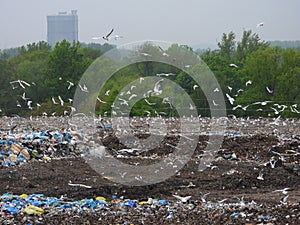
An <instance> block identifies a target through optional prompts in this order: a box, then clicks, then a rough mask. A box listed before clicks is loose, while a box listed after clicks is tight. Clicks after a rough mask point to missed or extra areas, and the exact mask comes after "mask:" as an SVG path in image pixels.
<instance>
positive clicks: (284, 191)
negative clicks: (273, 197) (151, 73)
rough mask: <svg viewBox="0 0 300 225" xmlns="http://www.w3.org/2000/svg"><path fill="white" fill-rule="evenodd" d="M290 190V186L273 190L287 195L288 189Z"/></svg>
mask: <svg viewBox="0 0 300 225" xmlns="http://www.w3.org/2000/svg"><path fill="white" fill-rule="evenodd" d="M290 190H291V189H290V188H284V189H280V190H275V191H273V192H281V193H282V194H284V195H287V194H288V191H290Z"/></svg>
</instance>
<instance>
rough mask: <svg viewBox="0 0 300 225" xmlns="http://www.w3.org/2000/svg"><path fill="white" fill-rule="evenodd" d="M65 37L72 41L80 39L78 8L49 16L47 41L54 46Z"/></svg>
mask: <svg viewBox="0 0 300 225" xmlns="http://www.w3.org/2000/svg"><path fill="white" fill-rule="evenodd" d="M64 39H65V40H66V41H68V42H70V43H73V41H75V42H77V41H78V16H77V10H72V11H71V13H67V12H59V13H58V14H57V15H48V16H47V42H48V43H49V44H50V45H51V46H52V47H54V46H55V44H56V43H57V42H60V41H62V40H64Z"/></svg>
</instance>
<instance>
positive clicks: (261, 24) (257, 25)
mask: <svg viewBox="0 0 300 225" xmlns="http://www.w3.org/2000/svg"><path fill="white" fill-rule="evenodd" d="M262 26H264V22H261V23H258V24H256V27H262Z"/></svg>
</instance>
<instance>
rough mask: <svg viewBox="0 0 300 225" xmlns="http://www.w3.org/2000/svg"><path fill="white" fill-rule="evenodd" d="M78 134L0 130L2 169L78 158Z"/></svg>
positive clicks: (69, 132)
mask: <svg viewBox="0 0 300 225" xmlns="http://www.w3.org/2000/svg"><path fill="white" fill-rule="evenodd" d="M77 138H78V134H77V133H76V132H71V131H66V130H58V131H51V130H41V131H36V130H30V131H29V130H23V131H21V132H19V131H18V132H13V130H10V131H5V130H0V167H3V166H15V165H20V164H22V163H25V162H28V161H30V160H41V161H45V162H48V161H50V160H51V159H53V158H58V157H76V156H79V155H80V151H79V149H78V148H77Z"/></svg>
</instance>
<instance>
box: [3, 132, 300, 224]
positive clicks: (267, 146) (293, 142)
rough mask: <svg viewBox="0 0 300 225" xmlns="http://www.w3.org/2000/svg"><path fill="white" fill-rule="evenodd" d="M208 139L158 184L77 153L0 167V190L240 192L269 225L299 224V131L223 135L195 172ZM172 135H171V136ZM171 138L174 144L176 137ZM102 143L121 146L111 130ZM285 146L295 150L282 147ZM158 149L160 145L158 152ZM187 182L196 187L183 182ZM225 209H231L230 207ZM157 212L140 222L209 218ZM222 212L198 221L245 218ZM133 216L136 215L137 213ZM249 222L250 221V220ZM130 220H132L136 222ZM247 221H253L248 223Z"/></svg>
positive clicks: (94, 220) (142, 196)
mask: <svg viewBox="0 0 300 225" xmlns="http://www.w3.org/2000/svg"><path fill="white" fill-rule="evenodd" d="M207 139H208V137H207V136H200V137H199V144H198V146H197V149H196V151H195V154H194V157H193V158H192V159H191V160H190V161H189V163H188V164H187V165H185V166H184V167H183V169H181V170H180V171H179V172H178V173H177V174H175V175H174V176H172V177H170V178H169V179H167V180H166V181H164V182H161V183H157V184H152V185H147V186H140V187H139V186H133V187H130V186H124V185H120V184H117V183H113V182H112V181H110V180H108V179H107V178H105V177H102V176H101V175H99V174H98V173H97V172H95V171H94V170H93V169H92V168H91V167H90V166H89V164H87V163H86V162H85V160H84V159H83V158H80V157H78V158H63V159H59V160H58V159H57V160H52V161H51V162H48V163H44V162H39V161H36V160H33V161H31V162H30V163H28V164H24V165H21V166H16V167H6V168H2V169H1V170H0V173H1V177H0V193H7V192H9V193H14V194H23V193H26V194H31V193H43V194H44V195H45V196H56V197H60V196H61V195H64V196H67V197H69V198H73V199H83V198H95V197H97V196H105V197H108V198H109V197H110V196H111V195H117V196H119V197H120V196H124V197H125V198H130V199H138V200H147V199H148V198H149V197H151V198H158V199H166V200H170V201H173V202H175V201H176V199H175V198H174V197H172V195H173V194H177V195H180V196H185V195H191V196H192V198H191V202H193V201H199V200H200V193H208V192H209V193H210V194H209V195H208V200H210V201H215V202H216V201H219V200H222V199H224V198H227V199H228V201H230V202H237V199H236V197H239V198H241V197H244V199H245V201H247V202H251V201H252V200H254V201H255V202H256V203H257V204H262V206H261V212H259V211H257V212H255V213H261V214H263V213H272V212H273V213H276V214H277V216H278V220H277V222H276V223H274V224H285V223H287V222H289V224H300V221H299V219H300V211H299V202H300V179H299V176H300V166H299V161H300V155H295V154H293V153H295V152H300V140H299V136H296V137H294V138H291V139H288V140H284V141H283V140H281V139H280V140H279V138H278V137H277V136H273V135H265V134H256V135H249V136H235V137H225V139H224V142H223V145H222V147H221V150H220V151H219V152H218V160H216V161H215V162H213V164H212V166H213V167H212V166H211V167H210V168H207V169H206V170H205V171H199V170H198V164H197V160H199V159H198V158H197V157H196V156H197V155H199V154H200V153H201V152H202V150H203V148H204V147H205V146H206V142H205V141H206V140H207ZM171 140H173V139H172V138H171ZM169 141H170V140H169ZM173 142H174V145H176V138H174V140H173ZM103 143H105V144H106V145H107V147H108V148H109V149H115V150H118V149H121V148H122V146H119V145H120V144H119V143H118V142H117V141H116V138H115V137H114V136H113V135H109V136H105V138H104V140H103ZM286 150H293V151H295V152H292V151H290V152H287V151H286ZM160 151H163V149H159V150H158V153H160ZM274 152H276V153H282V154H285V160H286V161H281V160H280V159H279V158H280V157H279V155H278V154H276V153H274ZM232 153H235V154H236V156H237V160H235V159H230V157H229V156H230V155H231V154H232ZM272 157H274V159H275V160H277V163H276V166H275V168H271V166H270V163H268V162H269V161H270V159H271V158H272ZM216 158H217V157H216ZM221 159H222V160H221ZM133 160H134V161H139V156H136V157H134V159H133ZM200 160H201V159H200ZM128 161H131V160H130V159H129V160H128ZM141 162H142V160H141ZM230 172H231V173H232V174H230ZM260 172H262V173H263V177H264V180H259V179H257V177H258V175H259V173H260ZM69 181H72V183H81V184H85V185H90V186H92V188H90V189H86V188H82V187H74V186H69V185H68V183H69ZM190 183H192V184H193V185H195V186H194V187H187V186H188V185H189V184H190ZM286 187H289V188H290V189H291V190H290V191H289V198H288V204H287V206H285V207H282V208H280V209H278V208H275V205H278V204H279V202H280V199H281V198H282V196H283V195H282V194H281V193H279V192H273V191H274V190H277V189H283V188H286ZM272 207H273V209H272ZM291 208H293V209H294V211H293V210H291ZM247 210H248V211H247ZM251 210H254V209H246V211H247V212H250V211H251ZM234 211H235V210H233V211H232V212H234ZM254 211H255V210H254ZM229 212H231V211H230V210H229ZM229 212H228V213H229ZM232 212H231V213H232ZM293 212H296V213H294V214H296V217H295V218H294V219H293V220H288V219H286V216H287V215H290V214H293ZM205 213H207V212H205ZM297 213H298V214H297ZM159 215H160V214H159V213H158V214H157V215H156V216H155V217H154V218H152V219H151V220H150V219H149V221H148V223H147V222H146V223H145V224H202V223H201V220H200V219H201V218H202V217H203V218H206V219H207V218H208V216H207V215H206V216H203V215H202V214H201V213H200V214H195V213H194V212H191V213H190V214H180V213H179V216H178V217H176V218H177V219H176V220H175V221H173V222H170V221H169V222H168V221H167V222H166V221H162V220H160V218H161V217H160V216H159ZM164 215H165V214H164ZM223 215H227V222H226V218H225V217H222V216H220V217H219V218H218V220H217V219H216V220H215V221H214V220H212V219H211V217H210V222H207V221H208V220H205V219H203V220H202V221H203V224H208V223H211V224H213V223H214V224H246V222H247V221H246V220H243V219H240V220H238V221H233V220H231V219H230V216H229V215H230V214H226V213H225V214H223ZM297 215H298V217H297ZM135 216H137V217H138V215H135ZM210 216H211V215H210ZM99 217H101V216H100V214H99V215H98V213H93V212H90V213H83V214H80V216H74V215H73V216H71V217H70V216H68V214H67V213H61V214H59V215H56V216H50V215H47V214H44V215H43V216H42V219H41V220H42V221H43V222H42V223H45V224H46V223H47V224H48V223H49V224H58V223H60V224H84V223H85V224H99V223H100V222H99ZM102 217H103V215H102ZM22 218H23V216H20V215H16V216H15V218H14V219H15V220H14V221H21V219H22ZM109 218H110V219H108V217H107V218H106V220H105V217H103V220H101V221H102V222H101V223H103V224H106V223H111V224H114V223H117V221H116V220H113V219H112V218H113V217H109ZM149 218H150V217H149ZM193 218H194V219H193ZM195 218H197V219H195ZM66 221H69V222H66ZM72 221H73V222H72ZM146 221H147V220H146ZM155 221H156V222H155ZM157 221H160V222H157ZM204 221H206V222H204ZM218 221H219V222H218ZM280 221H281V222H280ZM250 222H251V221H250ZM250 222H249V224H251V223H250ZM133 223H134V224H135V222H133ZM136 223H137V222H136ZM4 224H5V223H4ZM8 224H9V223H8ZM24 224H25V223H24ZM252 224H256V223H254V222H253V223H252ZM262 224H263V223H262ZM271 224H272V223H271Z"/></svg>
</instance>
